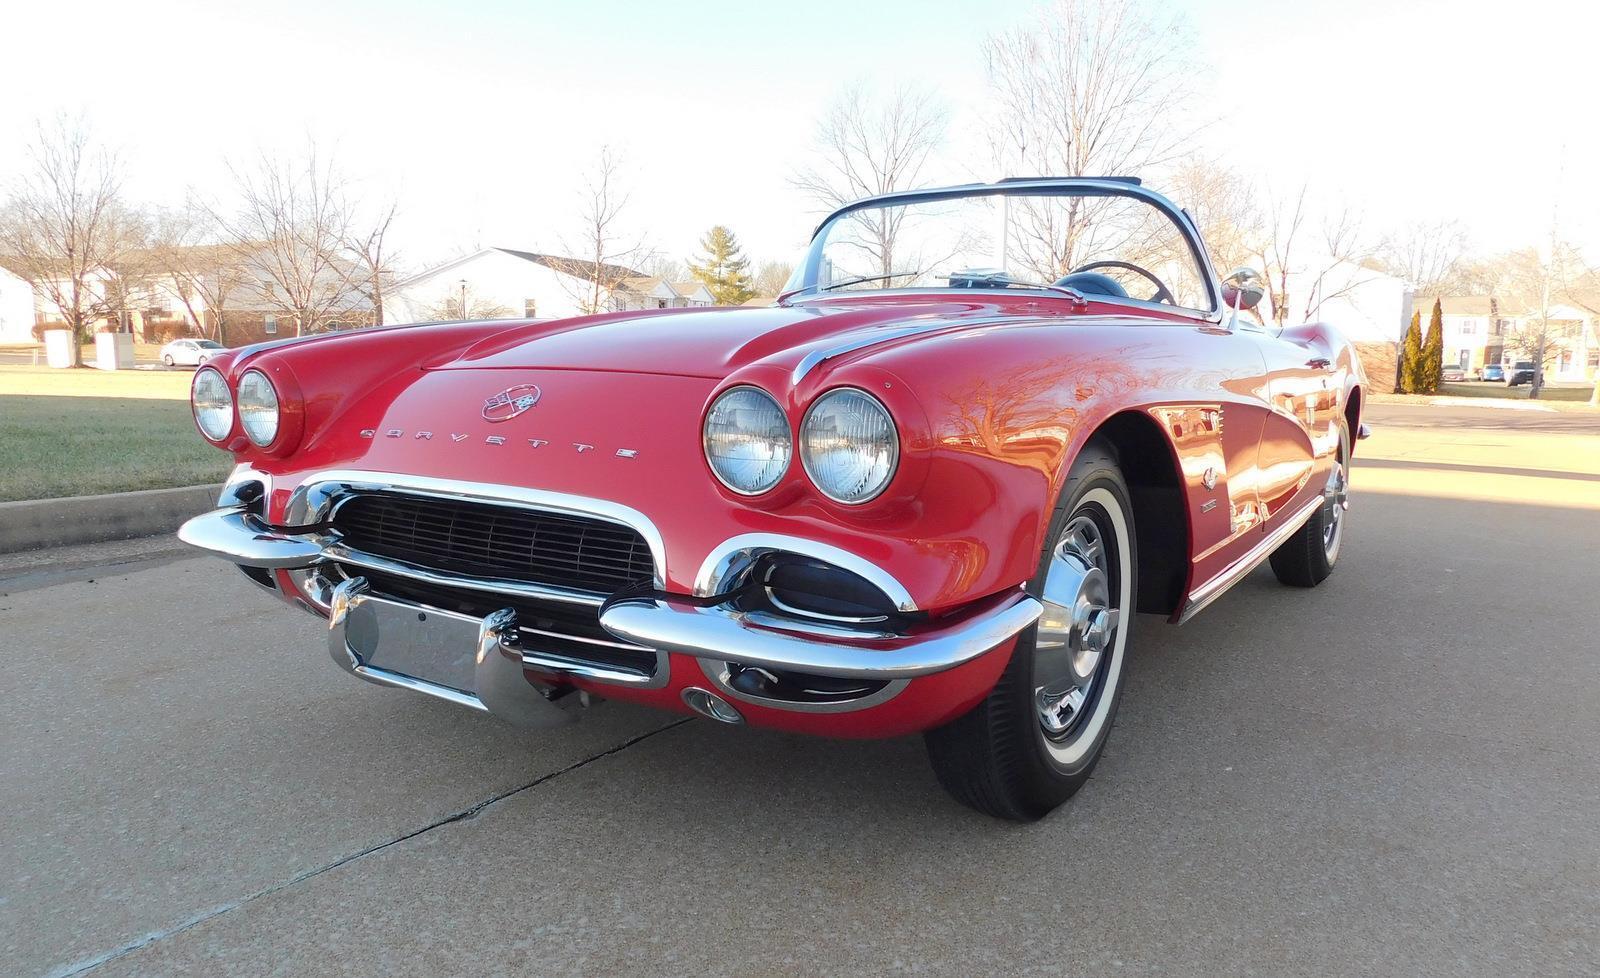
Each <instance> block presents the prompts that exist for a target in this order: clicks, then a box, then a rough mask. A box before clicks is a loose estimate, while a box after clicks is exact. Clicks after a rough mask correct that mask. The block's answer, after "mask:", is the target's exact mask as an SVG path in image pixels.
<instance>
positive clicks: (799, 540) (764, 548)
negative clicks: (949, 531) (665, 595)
mask: <svg viewBox="0 0 1600 978" xmlns="http://www.w3.org/2000/svg"><path fill="white" fill-rule="evenodd" d="M769 553H792V554H799V555H800V556H802V557H813V558H815V559H817V560H820V561H822V562H823V563H827V564H833V565H834V566H835V567H839V568H841V569H843V570H847V571H849V572H851V573H852V574H856V575H858V576H860V577H863V578H865V579H866V580H867V581H869V582H871V584H872V585H873V587H876V588H877V589H878V590H880V591H882V592H883V593H884V594H885V595H887V596H888V598H889V600H890V601H893V602H894V606H895V608H896V609H898V610H900V611H916V610H917V603H916V601H915V600H914V599H912V597H911V592H910V591H907V590H906V587H905V585H903V584H901V583H900V582H899V581H897V580H895V579H894V577H893V576H892V575H890V574H889V572H888V571H885V570H884V569H883V568H881V567H879V566H878V565H876V564H874V563H872V562H871V561H869V560H866V559H864V558H861V557H857V556H856V555H855V554H853V553H850V552H849V551H848V550H841V549H839V548H838V547H835V546H832V545H831V544H826V543H819V542H817V541H816V540H807V539H806V538H804V537H793V536H789V535H787V534H783V533H741V534H740V535H738V536H736V537H730V538H729V539H727V540H724V541H723V542H722V543H720V544H718V545H717V547H716V549H714V550H712V551H711V553H709V554H707V555H706V559H705V561H704V562H703V563H702V564H701V565H700V570H699V572H698V573H697V574H695V576H694V593H695V596H696V597H701V598H706V597H711V596H712V595H715V594H722V593H723V592H725V591H727V590H729V589H731V587H732V586H733V585H734V582H735V581H737V580H738V578H739V577H740V576H742V575H744V574H747V573H749V571H750V568H751V567H752V566H754V564H755V562H756V560H757V559H759V558H760V557H761V556H763V555H764V554H769Z"/></svg>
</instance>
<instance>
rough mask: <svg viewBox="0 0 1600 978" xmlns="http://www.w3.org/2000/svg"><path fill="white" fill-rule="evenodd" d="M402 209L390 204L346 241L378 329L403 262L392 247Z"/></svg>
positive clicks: (355, 280) (357, 281)
mask: <svg viewBox="0 0 1600 978" xmlns="http://www.w3.org/2000/svg"><path fill="white" fill-rule="evenodd" d="M399 208H400V204H399V201H396V200H391V201H389V203H388V205H387V206H385V207H380V208H378V210H377V211H375V212H374V213H373V214H372V217H371V220H369V221H367V222H366V223H363V224H362V225H361V226H360V227H352V228H351V229H350V230H349V231H348V232H347V234H346V237H345V248H346V250H348V251H349V253H350V256H351V257H352V258H353V259H354V261H355V263H356V265H357V266H359V268H360V271H361V274H360V275H359V276H357V277H355V278H353V281H352V284H353V285H354V286H355V289H356V291H358V292H360V293H361V294H362V295H364V296H366V298H367V301H368V302H370V303H371V304H372V325H374V326H382V325H383V294H384V292H385V290H386V289H387V287H388V280H389V279H390V278H392V277H393V276H394V266H395V264H396V263H397V262H398V260H399V256H398V255H396V254H395V253H394V251H393V249H392V248H391V247H390V246H389V229H390V227H391V226H393V224H394V218H395V214H396V212H397V211H398V210H399ZM352 212H354V209H352ZM463 318H464V317H463Z"/></svg>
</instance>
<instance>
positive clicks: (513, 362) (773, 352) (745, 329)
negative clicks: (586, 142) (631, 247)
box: [434, 297, 1066, 379]
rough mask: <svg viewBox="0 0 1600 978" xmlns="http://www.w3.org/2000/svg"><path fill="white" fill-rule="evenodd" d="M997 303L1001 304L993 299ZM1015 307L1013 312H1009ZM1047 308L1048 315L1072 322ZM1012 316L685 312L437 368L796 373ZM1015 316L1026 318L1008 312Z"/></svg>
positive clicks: (496, 343) (511, 333) (552, 336)
mask: <svg viewBox="0 0 1600 978" xmlns="http://www.w3.org/2000/svg"><path fill="white" fill-rule="evenodd" d="M991 299H992V297H991ZM1008 305H1009V304H1008ZM1062 305H1064V304H1062V303H1055V302H1050V303H1041V304H1040V308H1039V310H1038V311H1039V312H1040V313H1042V314H1049V313H1053V312H1064V311H1066V310H1065V309H1057V308H1056V307H1058V306H1062ZM1001 311H1002V306H1000V305H998V304H996V303H994V302H993V301H989V302H977V301H972V302H967V301H950V300H949V298H948V297H940V298H938V299H936V300H930V301H928V302H922V303H909V302H907V301H906V300H905V298H904V297H901V298H899V299H898V300H897V301H894V302H881V301H871V300H859V301H850V302H841V301H831V302H821V303H816V304H807V305H796V306H789V307H772V308H743V307H733V308H716V309H681V310H668V311H665V312H661V311H652V312H641V313H631V314H629V313H623V314H616V315H611V316H600V317H589V318H585V319H573V320H563V321H559V322H553V323H535V324H530V325H523V326H513V327H510V328H508V329H506V330H505V331H504V332H500V333H497V334H495V335H493V336H491V337H488V338H487V339H484V340H482V341H480V342H478V343H476V344H475V345H473V346H471V347H469V348H468V349H466V350H465V351H464V352H462V353H461V355H460V356H459V357H456V358H453V359H452V360H450V361H448V362H444V363H439V364H435V365H434V366H435V367H436V368H442V369H462V368H522V369H529V368H533V369H552V370H599V371H611V372H622V373H646V374H670V375H676V376H682V377H705V378H713V379H720V378H723V377H726V376H727V375H728V374H730V373H732V372H733V371H736V370H739V369H740V368H743V367H746V366H748V365H750V364H753V363H758V362H766V363H771V364H774V365H778V366H784V367H792V366H794V365H795V364H796V363H798V362H799V361H800V360H801V359H802V358H803V357H804V356H805V355H806V354H807V353H808V352H811V351H813V350H817V349H825V348H829V347H837V346H839V345H841V344H846V343H851V342H853V341H854V340H856V339H863V340H865V339H869V338H870V337H872V336H873V335H874V331H877V332H879V333H881V331H882V329H883V327H886V326H912V325H916V324H919V323H927V324H929V325H930V326H935V325H938V324H940V323H948V324H949V325H950V326H951V327H953V328H960V327H962V326H965V325H969V324H971V323H973V322H974V321H977V320H982V319H984V318H987V317H990V316H994V315H997V314H999V313H1000V312H1001ZM1008 311H1010V312H1011V313H1012V314H1013V315H1015V312H1016V310H1014V309H1012V310H1008Z"/></svg>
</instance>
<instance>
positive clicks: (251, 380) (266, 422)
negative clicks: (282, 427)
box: [239, 370, 278, 448]
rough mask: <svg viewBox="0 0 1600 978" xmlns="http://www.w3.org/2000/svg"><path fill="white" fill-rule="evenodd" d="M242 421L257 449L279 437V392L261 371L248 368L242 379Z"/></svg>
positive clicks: (240, 411) (240, 390)
mask: <svg viewBox="0 0 1600 978" xmlns="http://www.w3.org/2000/svg"><path fill="white" fill-rule="evenodd" d="M239 423H240V424H242V425H243V426H244V433H245V435H247V436H248V437H249V439H250V440H251V441H252V442H254V443H255V445H256V447H258V448H266V447H267V446H268V445H270V444H272V440H273V439H274V438H276V437H278V392H277V391H276V390H274V389H273V387H272V381H270V380H268V379H267V375H266V374H264V373H262V372H261V371H259V370H246V371H245V372H244V376H243V377H240V378H239Z"/></svg>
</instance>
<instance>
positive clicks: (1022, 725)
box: [926, 442, 1136, 821]
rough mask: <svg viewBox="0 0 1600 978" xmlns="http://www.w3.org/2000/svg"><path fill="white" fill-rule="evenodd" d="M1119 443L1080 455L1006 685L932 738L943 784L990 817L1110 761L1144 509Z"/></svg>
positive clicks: (1056, 799) (1041, 810)
mask: <svg viewBox="0 0 1600 978" xmlns="http://www.w3.org/2000/svg"><path fill="white" fill-rule="evenodd" d="M1128 500H1129V496H1128V487H1127V484H1126V483H1125V482H1124V481H1123V478H1122V473H1121V471H1120V470H1119V469H1118V467H1117V462H1116V457H1115V456H1114V455H1113V454H1112V452H1111V450H1110V449H1109V447H1108V446H1106V445H1104V444H1101V443H1099V442H1091V443H1090V444H1089V445H1088V446H1087V447H1085V448H1084V450H1083V451H1082V452H1081V453H1080V454H1079V456H1078V459H1077V461H1076V462H1075V463H1074V464H1073V467H1072V471H1071V472H1070V474H1069V475H1068V477H1067V483H1066V486H1065V487H1064V488H1063V489H1062V494H1061V502H1060V504H1059V505H1058V506H1057V508H1056V511H1055V513H1054V516H1053V518H1052V519H1051V522H1050V532H1049V533H1048V534H1046V536H1045V546H1044V550H1043V553H1042V554H1041V555H1040V562H1039V570H1038V574H1037V575H1036V576H1035V578H1034V580H1033V582H1032V583H1031V584H1030V585H1029V586H1028V592H1029V593H1030V594H1032V595H1034V596H1035V597H1037V598H1039V599H1040V600H1041V601H1043V602H1044V605H1045V611H1044V614H1043V615H1042V616H1041V617H1040V619H1039V621H1038V623H1037V624H1035V625H1034V626H1033V627H1032V628H1029V629H1028V630H1027V631H1025V632H1023V633H1022V634H1021V635H1020V636H1018V638H1017V644H1016V649H1015V650H1014V651H1013V652H1012V654H1011V661H1010V662H1009V663H1008V664H1007V665H1006V669H1005V672H1004V673H1003V674H1002V675H1001V677H1000V680H999V682H997V683H996V684H995V688H994V689H993V690H992V691H991V692H990V693H989V695H988V697H987V698H985V699H984V701H983V702H982V703H980V704H978V706H976V707H975V708H974V709H973V710H972V711H971V712H969V713H967V714H966V715H965V716H962V717H960V718H958V719H956V720H954V721H953V722H951V723H949V724H946V725H945V726H943V727H940V728H938V729H937V730H931V731H929V732H928V733H927V735H926V740H927V745H928V756H929V758H930V759H931V760H932V762H933V769H934V773H935V774H936V775H937V776H938V779H939V783H940V784H942V785H944V787H945V789H946V790H947V791H949V792H950V794H952V795H953V796H955V798H956V799H957V800H958V801H960V802H962V803H963V804H965V805H968V806H970V807H972V808H975V809H977V810H978V811H981V812H984V813H986V814H989V815H995V816H998V817H1000V818H1008V819H1014V820H1016V821H1032V820H1034V819H1037V818H1040V817H1042V816H1044V815H1046V814H1048V813H1049V812H1050V811H1051V809H1053V808H1055V807H1056V806H1058V805H1060V804H1061V803H1062V802H1064V801H1066V800H1067V799H1068V798H1070V797H1071V796H1072V795H1073V794H1074V793H1075V792H1076V791H1077V790H1078V789H1079V788H1081V787H1082V786H1083V784H1084V782H1086V781H1087V780H1088V779H1089V774H1090V772H1091V771H1092V770H1093V769H1094V766H1095V763H1096V762H1097V761H1098V760H1099V759H1100V753H1101V751H1102V750H1103V749H1104V747H1105V743H1106V737H1107V735H1108V734H1109V733H1110V730H1111V721H1112V717H1113V716H1114V715H1115V714H1116V710H1117V703H1118V701H1119V700H1120V699H1121V697H1122V674H1123V666H1124V661H1125V657H1126V652H1127V643H1128V631H1129V628H1130V626H1131V625H1132V615H1133V595H1134V590H1135V580H1136V577H1135V566H1134V558H1135V554H1134V539H1135V538H1134V532H1133V507H1132V506H1131V505H1130V504H1129V501H1128Z"/></svg>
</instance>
